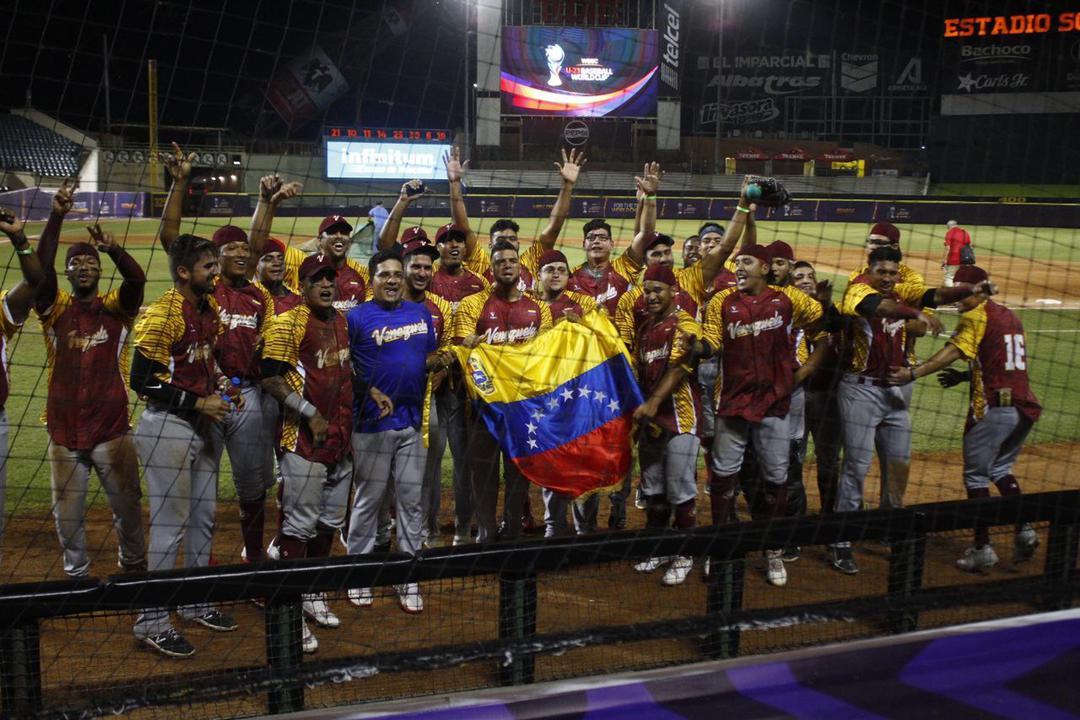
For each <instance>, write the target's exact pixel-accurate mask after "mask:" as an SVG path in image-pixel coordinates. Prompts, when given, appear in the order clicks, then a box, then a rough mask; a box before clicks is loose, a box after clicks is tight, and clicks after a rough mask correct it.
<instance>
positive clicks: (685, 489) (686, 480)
mask: <svg viewBox="0 0 1080 720" xmlns="http://www.w3.org/2000/svg"><path fill="white" fill-rule="evenodd" d="M700 447H701V441H700V440H698V437H697V435H692V434H690V433H680V434H678V435H666V434H665V436H663V437H660V438H652V437H646V438H644V439H642V441H641V442H640V443H638V452H639V455H638V462H640V464H641V489H642V491H643V492H644V493H645V496H646V497H651V496H656V495H662V496H664V497H665V498H667V502H668V504H669V505H671V506H672V507H674V506H676V505H679V504H681V503H684V502H686V501H687V500H693V499H694V498H696V497H697V456H698V449H699V448H700Z"/></svg>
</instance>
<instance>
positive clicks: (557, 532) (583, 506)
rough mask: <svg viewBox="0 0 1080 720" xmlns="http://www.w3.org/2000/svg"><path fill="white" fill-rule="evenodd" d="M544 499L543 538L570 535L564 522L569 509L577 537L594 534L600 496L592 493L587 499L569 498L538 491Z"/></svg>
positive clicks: (547, 491) (568, 527)
mask: <svg viewBox="0 0 1080 720" xmlns="http://www.w3.org/2000/svg"><path fill="white" fill-rule="evenodd" d="M540 495H541V496H542V497H543V498H544V537H561V536H563V535H569V534H570V526H569V524H568V523H567V522H566V509H567V507H568V506H569V507H571V508H572V509H573V514H574V532H575V533H576V534H578V535H585V534H587V533H592V532H596V518H597V515H598V514H599V512H600V494H599V493H592V494H591V495H589V496H588V497H586V498H584V499H582V498H571V497H570V496H569V495H567V494H566V493H560V492H555V491H554V490H548V489H547V488H544V489H542V490H541V491H540Z"/></svg>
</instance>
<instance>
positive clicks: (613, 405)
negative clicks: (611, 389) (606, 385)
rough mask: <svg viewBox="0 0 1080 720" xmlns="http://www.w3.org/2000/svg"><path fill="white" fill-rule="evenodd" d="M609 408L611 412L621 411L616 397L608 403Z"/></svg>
mask: <svg viewBox="0 0 1080 720" xmlns="http://www.w3.org/2000/svg"><path fill="white" fill-rule="evenodd" d="M607 406H608V410H611V412H619V403H618V401H616V400H615V399H614V398H613V399H612V400H611V402H609V403H608V404H607Z"/></svg>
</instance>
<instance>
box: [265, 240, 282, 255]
mask: <svg viewBox="0 0 1080 720" xmlns="http://www.w3.org/2000/svg"><path fill="white" fill-rule="evenodd" d="M272 252H279V253H281V254H282V255H284V254H285V243H283V242H281V241H280V240H278V239H277V238H276V237H272V238H267V239H266V247H265V248H263V255H269V254H270V253H272Z"/></svg>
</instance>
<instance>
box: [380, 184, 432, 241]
mask: <svg viewBox="0 0 1080 720" xmlns="http://www.w3.org/2000/svg"><path fill="white" fill-rule="evenodd" d="M425 192H427V191H426V190H425V189H424V183H423V182H421V181H420V180H410V181H409V182H407V183H405V184H404V185H402V186H401V192H399V193H398V198H397V202H395V203H394V207H392V208H391V209H390V215H389V217H387V218H386V223H384V224H383V226H382V230H381V231H380V232H379V249H380V250H389V249H390V248H392V247H394V243H396V242H397V239H398V231H399V230H400V229H401V219H402V218H403V217H405V211H406V210H407V209H408V208H409V204H410V203H411V202H412V201H413V200H415V199H416V198H418V197H420V196H422V195H423V194H424V193H425Z"/></svg>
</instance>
